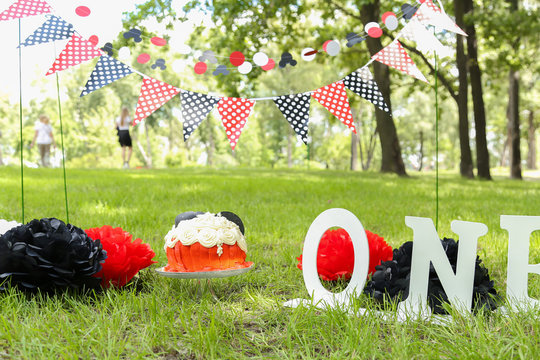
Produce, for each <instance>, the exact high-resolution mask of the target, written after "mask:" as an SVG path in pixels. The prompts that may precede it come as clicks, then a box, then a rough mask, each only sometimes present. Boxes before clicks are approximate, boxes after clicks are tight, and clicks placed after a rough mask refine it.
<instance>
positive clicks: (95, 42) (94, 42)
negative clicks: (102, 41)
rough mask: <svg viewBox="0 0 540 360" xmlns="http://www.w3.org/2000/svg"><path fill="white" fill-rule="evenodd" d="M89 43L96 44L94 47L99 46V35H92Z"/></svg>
mask: <svg viewBox="0 0 540 360" xmlns="http://www.w3.org/2000/svg"><path fill="white" fill-rule="evenodd" d="M88 41H90V42H91V43H92V44H94V46H97V44H98V43H99V38H98V37H97V35H92V36H90V37H89V38H88Z"/></svg>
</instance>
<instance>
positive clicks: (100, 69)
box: [81, 55, 133, 96]
mask: <svg viewBox="0 0 540 360" xmlns="http://www.w3.org/2000/svg"><path fill="white" fill-rule="evenodd" d="M131 73H133V70H132V69H131V68H130V67H129V66H127V65H126V64H124V63H123V62H121V61H118V60H116V59H115V58H113V57H111V56H109V55H102V56H101V57H100V58H99V61H98V62H97V64H96V67H95V68H94V71H92V74H91V75H90V79H88V81H87V82H86V85H85V86H84V89H83V91H82V93H81V96H85V95H88V94H90V93H91V92H93V91H96V90H98V89H101V88H102V87H104V86H105V85H108V84H110V83H112V82H114V81H116V80H119V79H122V78H123V77H126V76H128V75H129V74H131Z"/></svg>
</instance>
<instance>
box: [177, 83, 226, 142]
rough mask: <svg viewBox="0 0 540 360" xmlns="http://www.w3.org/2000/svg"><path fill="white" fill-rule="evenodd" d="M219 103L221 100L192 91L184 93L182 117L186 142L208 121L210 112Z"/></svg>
mask: <svg viewBox="0 0 540 360" xmlns="http://www.w3.org/2000/svg"><path fill="white" fill-rule="evenodd" d="M218 102H219V98H217V97H213V96H210V95H205V94H199V93H196V92H192V91H187V90H185V91H182V117H183V118H184V141H187V139H188V138H189V137H190V136H191V134H192V133H193V131H195V129H197V127H198V126H199V125H200V124H201V122H202V121H203V120H204V119H206V117H207V116H208V114H209V113H210V111H212V109H213V108H214V106H216V104H217V103H218Z"/></svg>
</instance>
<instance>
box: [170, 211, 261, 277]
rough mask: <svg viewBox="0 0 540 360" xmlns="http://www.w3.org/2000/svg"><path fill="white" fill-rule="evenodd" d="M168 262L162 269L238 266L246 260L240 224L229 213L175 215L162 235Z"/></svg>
mask: <svg viewBox="0 0 540 360" xmlns="http://www.w3.org/2000/svg"><path fill="white" fill-rule="evenodd" d="M165 251H166V253H167V260H168V264H167V265H166V266H165V267H164V269H163V270H164V271H168V272H195V271H216V270H232V269H241V268H246V267H249V266H251V265H252V264H253V263H251V262H246V253H247V243H246V239H245V237H244V225H243V223H242V220H240V218H239V217H238V216H237V215H236V214H234V213H231V212H228V211H224V212H221V213H219V214H212V213H194V212H188V213H184V214H180V215H179V216H178V217H177V221H176V225H175V226H173V228H172V230H171V231H169V232H168V233H167V235H166V236H165Z"/></svg>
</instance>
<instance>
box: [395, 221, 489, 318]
mask: <svg viewBox="0 0 540 360" xmlns="http://www.w3.org/2000/svg"><path fill="white" fill-rule="evenodd" d="M405 224H406V225H407V226H408V227H410V228H411V229H413V252H412V262H411V278H410V284H409V296H408V297H407V299H405V300H404V301H402V302H401V303H399V306H398V313H399V315H400V317H408V316H411V315H412V316H419V315H420V316H422V315H424V316H425V315H428V314H430V311H429V307H428V303H427V292H428V283H429V265H430V262H431V263H432V264H433V267H434V268H435V271H436V272H437V275H438V276H439V279H440V281H441V284H442V286H443V289H444V291H445V292H446V294H447V296H448V300H449V301H450V303H451V304H452V305H453V306H455V307H456V308H458V309H460V310H465V311H471V305H472V294H473V285H474V268H475V260H476V245H477V243H478V238H479V237H480V236H482V235H485V234H486V233H487V226H486V225H484V224H481V223H474V222H467V221H457V220H454V221H452V224H451V228H452V231H453V232H454V233H456V234H457V235H458V236H459V247H458V256H457V264H456V273H455V274H454V271H453V270H452V266H451V265H450V261H449V260H448V257H447V256H446V253H445V252H444V249H443V247H442V244H441V241H440V239H439V235H438V234H437V230H435V226H434V225H433V221H432V220H431V219H429V218H421V217H412V216H406V217H405Z"/></svg>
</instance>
